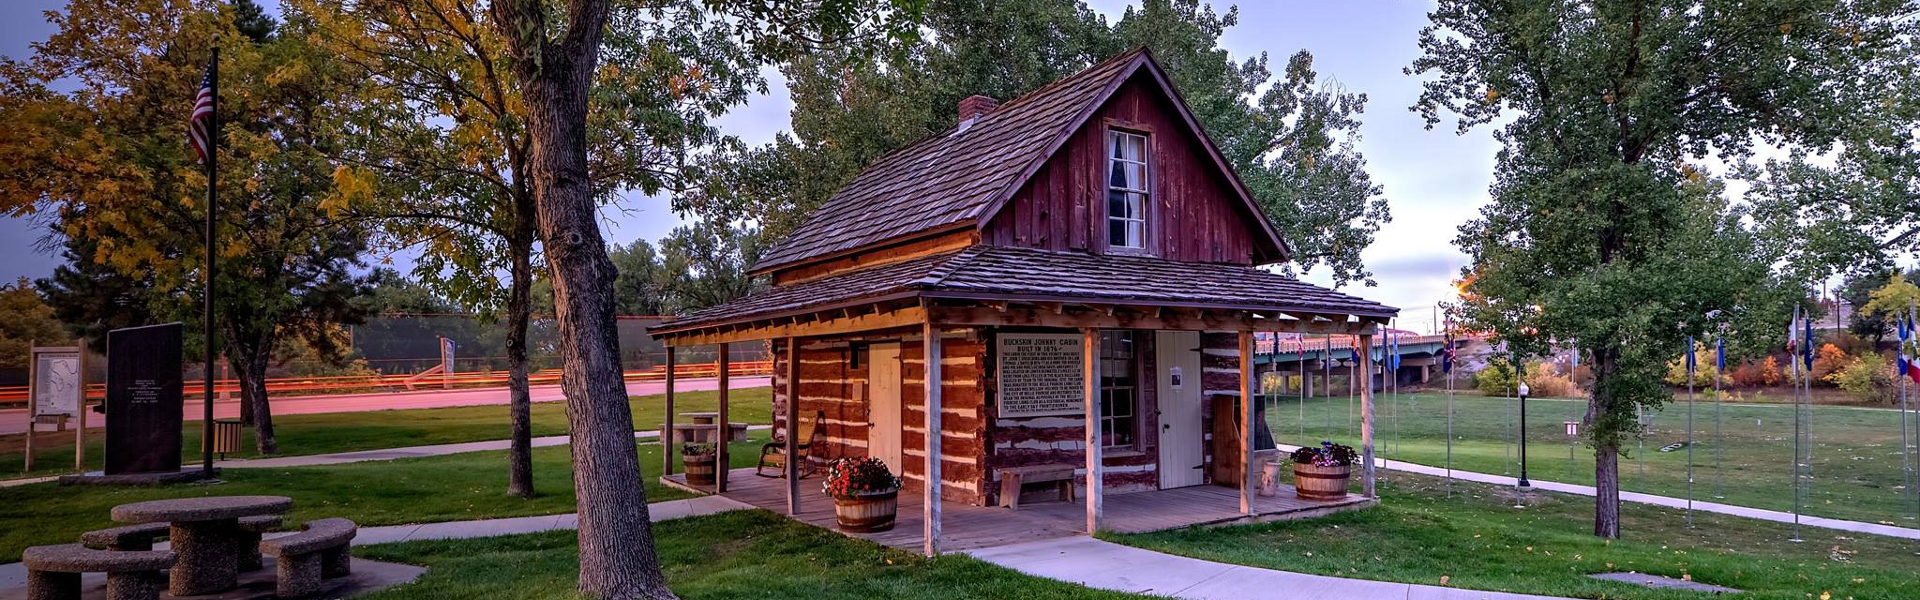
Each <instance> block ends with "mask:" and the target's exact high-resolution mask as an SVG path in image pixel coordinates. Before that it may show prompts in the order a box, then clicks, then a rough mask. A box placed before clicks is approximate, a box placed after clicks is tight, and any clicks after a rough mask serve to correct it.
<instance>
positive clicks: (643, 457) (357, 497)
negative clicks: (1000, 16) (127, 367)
mask: <svg viewBox="0 0 1920 600" xmlns="http://www.w3.org/2000/svg"><path fill="white" fill-rule="evenodd" d="M748 437H749V441H747V442H739V443H735V444H733V445H732V446H731V450H730V454H729V457H728V458H729V459H730V461H731V462H732V463H733V465H734V466H736V467H751V466H753V465H754V462H755V461H756V460H758V459H759V456H760V444H762V443H765V442H766V439H767V434H766V432H753V435H750V436H748ZM569 450H570V448H569V447H567V446H549V447H546V448H535V449H534V451H533V458H534V464H533V476H534V490H535V491H536V492H537V493H539V494H540V495H539V496H538V497H535V498H533V499H530V500H523V499H519V498H514V497H511V496H508V495H506V493H505V490H506V487H507V471H506V469H507V459H506V452H505V451H493V452H469V453H464V454H451V455H446V456H434V457H426V458H410V459H400V460H392V461H380V462H364V463H351V464H342V465H329V466H320V467H294V468H285V469H227V470H226V471H224V472H223V473H221V476H222V477H223V478H224V480H225V483H221V484H217V485H193V484H189V485H173V486H166V487H95V486H82V487H62V486H59V485H56V484H53V483H42V484H35V485H27V486H19V487H10V488H4V489H0V498H5V501H4V502H0V562H6V561H13V560H19V558H20V551H21V550H24V549H25V548H26V547H27V546H36V545H41V544H59V543H70V542H73V541H75V540H76V539H78V537H79V536H80V534H81V533H85V532H86V531H89V530H92V529H98V528H102V527H110V526H113V525H115V523H113V522H112V521H111V520H110V519H108V517H107V514H108V511H109V510H110V509H112V508H113V507H114V506H116V505H119V504H125V503H128V502H137V501H141V500H155V499H161V498H184V497H193V496H233V495H246V494H272V495H280V496H288V497H291V498H293V514H292V515H291V516H290V518H291V519H292V520H294V521H305V520H309V519H315V518H320V517H346V518H349V519H353V521H354V522H356V523H359V524H361V525H396V524H402V523H427V522H435V521H461V520H469V519H494V518H502V517H520V516H528V515H549V514H563V513H570V512H573V511H574V496H573V468H572V461H571V459H570V458H569V456H568V451H569ZM639 452H640V468H641V472H642V473H643V474H645V475H644V477H643V479H644V480H645V481H646V486H647V492H646V493H647V500H648V501H651V502H659V501H662V500H675V499H680V498H687V497H691V496H692V494H690V493H687V492H683V491H680V490H678V489H674V488H668V487H666V486H662V485H660V484H659V483H657V481H656V479H657V478H658V476H659V473H660V445H659V444H653V443H646V444H642V445H641V446H640V449H639ZM676 470H677V469H676Z"/></svg>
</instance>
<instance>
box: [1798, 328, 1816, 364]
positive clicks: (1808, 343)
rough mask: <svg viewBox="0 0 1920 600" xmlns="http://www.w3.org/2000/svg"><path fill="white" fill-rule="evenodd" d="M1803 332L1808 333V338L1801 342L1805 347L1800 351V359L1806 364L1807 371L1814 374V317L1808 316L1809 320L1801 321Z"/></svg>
mask: <svg viewBox="0 0 1920 600" xmlns="http://www.w3.org/2000/svg"><path fill="white" fill-rule="evenodd" d="M1801 331H1804V332H1806V338H1805V339H1803V340H1801V342H1802V343H1804V344H1805V347H1803V348H1801V349H1800V359H1801V360H1802V361H1804V362H1805V363H1806V365H1807V371H1808V372H1812V371H1813V315H1807V318H1806V319H1804V320H1802V321H1801Z"/></svg>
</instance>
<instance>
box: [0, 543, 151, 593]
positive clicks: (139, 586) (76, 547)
mask: <svg viewBox="0 0 1920 600" xmlns="http://www.w3.org/2000/svg"><path fill="white" fill-rule="evenodd" d="M147 544H148V546H152V544H153V542H152V541H148V542H147ZM174 558H175V556H174V553H173V552H171V551H165V550H162V551H155V550H95V549H93V548H88V547H86V546H82V545H80V544H62V545H59V546H34V547H32V548H28V549H26V551H24V552H21V553H20V562H21V563H24V565H25V566H26V567H27V598H28V600H80V575H82V574H84V573H106V574H107V600H155V599H157V598H159V597H160V590H161V588H164V587H166V586H167V570H168V569H171V568H173V565H174Z"/></svg>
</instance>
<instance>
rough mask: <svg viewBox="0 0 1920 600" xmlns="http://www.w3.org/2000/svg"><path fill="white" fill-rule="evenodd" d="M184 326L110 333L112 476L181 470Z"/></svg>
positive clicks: (109, 444)
mask: <svg viewBox="0 0 1920 600" xmlns="http://www.w3.org/2000/svg"><path fill="white" fill-rule="evenodd" d="M180 342H181V325H180V324H179V323H167V324H163V325H148V326H146V327H130V328H127V329H115V330H113V331H110V332H107V464H106V474H107V475H108V476H113V475H122V474H136V473H168V474H176V473H179V472H180V420H181V415H180V411H181V398H180V392H181V390H180V386H181V383H182V381H181V379H180V355H181V348H180Z"/></svg>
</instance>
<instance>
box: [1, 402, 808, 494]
mask: <svg viewBox="0 0 1920 600" xmlns="http://www.w3.org/2000/svg"><path fill="white" fill-rule="evenodd" d="M771 395H772V388H764V387H763V388H751V389H743V390H734V391H733V393H732V395H731V398H729V405H730V406H729V408H730V414H729V415H728V418H730V419H731V420H733V421H734V422H737V423H752V424H756V425H761V424H767V423H772V422H773V416H772V410H773V409H772V400H771ZM718 398H719V397H718V394H717V393H715V392H682V393H678V394H674V399H673V402H674V412H699V411H709V412H710V411H713V410H715V409H716V407H717V406H719V404H718ZM632 400H633V401H632V406H633V422H634V427H635V429H637V430H641V431H647V430H657V429H659V428H660V423H661V422H662V418H661V417H662V415H663V414H665V411H664V410H663V409H664V408H665V404H666V396H664V395H659V394H656V395H652V396H635V397H634V398H633V399H632ZM681 420H684V419H681ZM273 424H274V432H275V433H276V434H277V435H278V436H279V438H280V455H282V456H295V455H305V454H330V453H334V452H351V451H355V450H372V449H378V448H396V447H402V446H424V445H430V444H453V443H459V442H474V441H482V440H499V439H506V437H507V407H506V406H504V405H496V406H461V407H454V408H423V409H410V410H385V411H374V412H357V413H331V414H316V415H286V416H278V417H274V419H273ZM566 432H567V412H566V403H564V402H536V403H534V404H533V435H535V436H546V435H561V434H564V433H566ZM181 438H182V442H181V445H180V452H181V455H182V456H184V457H185V461H186V462H189V463H197V462H199V460H200V422H199V421H189V422H188V423H186V424H185V425H184V426H183V427H182V435H181ZM105 440H106V430H105V429H100V430H97V431H96V430H93V429H89V430H88V432H87V441H88V443H87V462H88V465H89V468H94V469H98V468H100V464H101V460H103V457H104V456H105V452H104V451H103V450H102V445H103V444H104V443H105ZM25 443H26V434H13V435H4V436H0V477H15V476H22V475H26V473H23V472H22V470H21V469H22V467H23V466H24V464H23V458H24V454H23V451H22V448H23V447H24V445H25ZM36 443H37V444H39V447H38V448H37V449H36V451H35V452H34V461H35V463H36V464H35V465H34V466H35V467H36V469H35V470H34V471H35V472H34V474H40V475H50V474H58V473H68V472H71V471H72V468H71V467H72V466H73V432H72V431H68V432H64V433H45V434H42V435H40V436H39V437H38V438H36ZM242 447H243V448H245V449H246V450H245V451H243V452H241V453H239V454H235V455H232V456H234V457H241V458H250V457H254V456H257V455H256V454H254V452H253V450H252V449H253V430H252V429H251V428H248V429H247V430H246V440H245V443H244V444H243V445H242Z"/></svg>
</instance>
